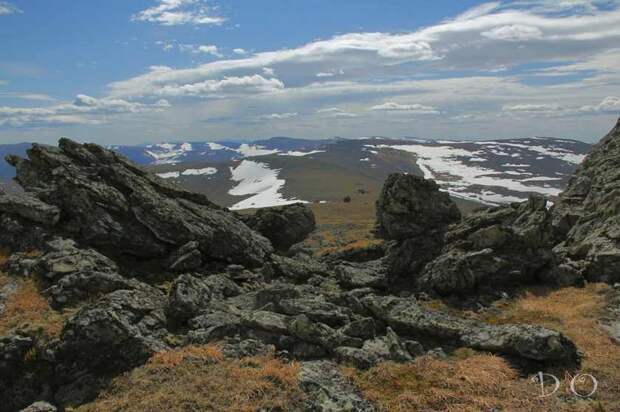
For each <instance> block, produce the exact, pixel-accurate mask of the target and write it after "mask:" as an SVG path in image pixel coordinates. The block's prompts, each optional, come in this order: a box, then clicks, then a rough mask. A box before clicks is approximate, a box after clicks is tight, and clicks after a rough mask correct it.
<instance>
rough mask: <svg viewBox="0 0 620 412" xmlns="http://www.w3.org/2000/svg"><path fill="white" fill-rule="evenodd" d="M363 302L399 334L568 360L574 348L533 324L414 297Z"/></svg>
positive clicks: (372, 298)
mask: <svg viewBox="0 0 620 412" xmlns="http://www.w3.org/2000/svg"><path fill="white" fill-rule="evenodd" d="M362 302H363V303H364V304H365V305H366V306H367V307H368V309H369V310H370V311H371V312H372V313H373V314H374V316H375V317H377V318H378V319H380V320H382V321H384V322H385V323H386V324H387V325H389V326H390V327H391V328H393V329H394V331H395V332H396V333H398V334H399V336H410V337H413V338H416V339H422V338H424V339H427V340H435V341H438V342H441V343H442V344H445V343H448V345H452V346H453V347H459V346H463V347H469V348H473V349H479V350H484V351H489V352H494V353H499V354H504V355H510V356H515V357H518V358H522V359H526V360H533V361H540V362H548V363H566V364H571V363H574V362H577V361H578V360H579V355H578V352H577V348H576V347H575V345H574V344H573V342H571V341H570V340H569V339H568V338H566V337H565V336H564V335H562V334H561V333H559V332H556V331H553V330H550V329H547V328H544V327H541V326H533V325H522V324H519V325H489V324H485V323H482V322H478V321H475V320H471V319H463V318H457V317H454V316H451V315H448V314H445V313H442V312H439V311H434V310H429V309H426V308H424V307H422V306H420V305H419V304H418V303H417V302H416V301H415V300H414V299H411V298H409V299H404V298H396V297H393V296H366V297H365V298H363V299H362Z"/></svg>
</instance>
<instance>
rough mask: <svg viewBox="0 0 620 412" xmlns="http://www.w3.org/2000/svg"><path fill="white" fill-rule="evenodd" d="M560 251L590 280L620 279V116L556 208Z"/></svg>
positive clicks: (612, 281) (556, 226) (578, 170)
mask: <svg viewBox="0 0 620 412" xmlns="http://www.w3.org/2000/svg"><path fill="white" fill-rule="evenodd" d="M553 216H554V227H555V229H556V231H557V233H558V235H559V237H560V239H561V240H563V242H562V243H560V244H559V245H558V246H557V247H556V249H555V252H556V253H557V254H558V255H559V256H560V257H561V258H562V259H563V260H564V262H565V263H566V264H567V265H568V266H569V267H571V268H573V270H574V271H576V272H577V273H579V274H581V275H583V276H584V277H585V278H587V279H588V280H590V281H603V282H609V283H614V282H618V281H620V120H619V121H618V124H616V126H615V127H614V129H613V130H611V131H610V132H609V134H607V136H605V137H604V138H603V139H602V140H601V141H600V142H599V143H598V144H597V145H596V146H595V147H594V148H593V150H592V152H591V153H590V154H589V155H588V156H587V157H586V159H585V160H584V162H583V163H582V165H581V166H580V167H579V168H578V169H577V171H576V172H575V175H574V176H573V177H572V178H571V180H570V182H569V184H568V188H567V189H566V190H565V191H564V192H563V193H562V194H561V195H560V200H559V202H557V204H556V205H555V207H554V209H553Z"/></svg>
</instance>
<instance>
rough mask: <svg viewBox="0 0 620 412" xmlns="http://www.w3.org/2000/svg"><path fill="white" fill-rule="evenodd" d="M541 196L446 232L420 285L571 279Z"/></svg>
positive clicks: (460, 289)
mask: <svg viewBox="0 0 620 412" xmlns="http://www.w3.org/2000/svg"><path fill="white" fill-rule="evenodd" d="M546 204H547V201H546V200H545V199H544V198H543V197H541V196H538V195H533V196H531V197H530V199H529V201H527V202H524V203H513V204H510V205H506V206H499V207H496V208H491V209H485V210H482V211H479V212H477V213H474V214H472V215H470V216H467V217H466V218H465V219H463V221H462V222H461V223H459V224H458V225H455V226H453V227H452V228H451V229H450V231H449V232H448V233H447V234H446V244H445V246H444V248H443V250H442V252H441V254H440V255H439V256H438V257H437V258H436V259H435V260H433V261H432V262H430V263H429V264H427V265H426V267H425V268H424V270H423V272H422V274H421V276H420V277H419V279H418V286H419V287H420V288H421V289H423V290H427V291H433V292H436V293H439V294H441V295H450V294H471V293H473V292H476V291H479V290H480V289H484V288H487V289H488V288H492V289H495V290H497V288H509V287H514V286H520V285H523V284H525V283H528V282H533V281H542V282H556V283H569V284H570V283H573V282H575V281H576V279H574V278H570V277H569V278H568V279H564V278H562V277H560V276H559V275H558V272H556V270H555V269H556V268H555V260H554V255H553V253H552V251H551V249H552V247H553V234H552V228H551V213H550V212H549V211H548V210H547V207H546Z"/></svg>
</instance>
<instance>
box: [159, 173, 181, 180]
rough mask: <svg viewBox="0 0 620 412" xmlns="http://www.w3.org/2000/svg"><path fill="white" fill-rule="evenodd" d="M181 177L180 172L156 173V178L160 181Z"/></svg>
mask: <svg viewBox="0 0 620 412" xmlns="http://www.w3.org/2000/svg"><path fill="white" fill-rule="evenodd" d="M180 175H181V172H166V173H157V176H159V177H161V178H162V179H176V178H178V177H179V176H180Z"/></svg>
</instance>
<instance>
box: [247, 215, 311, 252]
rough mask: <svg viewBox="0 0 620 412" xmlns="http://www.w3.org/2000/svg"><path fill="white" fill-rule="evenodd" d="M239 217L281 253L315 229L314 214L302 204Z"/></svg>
mask: <svg viewBox="0 0 620 412" xmlns="http://www.w3.org/2000/svg"><path fill="white" fill-rule="evenodd" d="M241 217H242V219H243V221H244V222H245V223H246V224H247V225H248V226H249V227H250V228H252V229H254V230H256V231H257V232H258V233H260V234H261V235H263V236H265V237H266V238H267V239H269V240H270V241H271V243H272V245H273V246H274V247H275V248H276V249H277V250H279V251H282V252H286V251H287V250H288V249H289V248H290V247H291V246H293V245H294V244H295V243H298V242H301V241H302V240H304V239H305V238H306V237H307V236H308V235H309V234H310V233H311V232H312V231H313V230H314V229H315V228H316V222H315V219H314V212H312V209H310V206H308V205H306V204H303V203H295V204H292V205H286V206H279V207H268V208H263V209H258V210H257V211H256V212H255V213H254V214H252V215H249V216H243V215H241Z"/></svg>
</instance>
